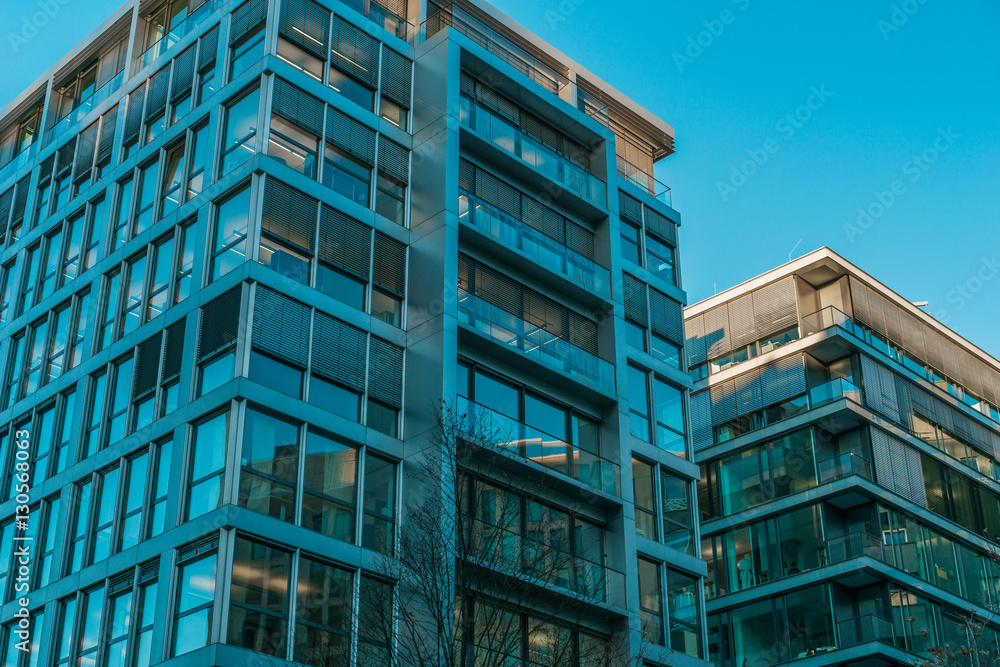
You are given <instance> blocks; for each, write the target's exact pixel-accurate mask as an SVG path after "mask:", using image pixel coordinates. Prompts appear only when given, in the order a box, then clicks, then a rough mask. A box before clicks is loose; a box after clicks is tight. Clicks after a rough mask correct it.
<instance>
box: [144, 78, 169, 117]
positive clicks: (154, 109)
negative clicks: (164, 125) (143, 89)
mask: <svg viewBox="0 0 1000 667" xmlns="http://www.w3.org/2000/svg"><path fill="white" fill-rule="evenodd" d="M169 86H170V65H167V66H166V67H164V68H163V69H161V70H160V71H159V72H157V73H156V74H154V75H153V76H151V77H150V78H149V92H147V93H146V96H147V98H148V99H147V100H146V120H147V121H148V120H149V119H150V118H152V117H153V116H155V115H157V114H158V113H160V112H161V111H163V109H164V108H165V107H166V106H167V91H168V88H169Z"/></svg>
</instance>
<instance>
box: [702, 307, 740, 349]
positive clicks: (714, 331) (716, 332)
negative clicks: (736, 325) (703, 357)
mask: <svg viewBox="0 0 1000 667" xmlns="http://www.w3.org/2000/svg"><path fill="white" fill-rule="evenodd" d="M705 345H706V347H707V350H708V358H709V359H715V358H717V357H721V356H723V355H725V354H729V353H730V352H731V351H732V349H733V347H732V343H731V342H730V340H729V309H728V308H727V307H726V305H725V304H723V305H721V306H718V307H716V308H713V309H712V310H710V311H708V312H707V313H705Z"/></svg>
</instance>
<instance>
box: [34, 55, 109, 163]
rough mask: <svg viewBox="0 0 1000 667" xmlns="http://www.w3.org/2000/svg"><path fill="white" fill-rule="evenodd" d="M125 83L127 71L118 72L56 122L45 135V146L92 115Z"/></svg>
mask: <svg viewBox="0 0 1000 667" xmlns="http://www.w3.org/2000/svg"><path fill="white" fill-rule="evenodd" d="M124 82H125V70H122V71H120V72H118V74H115V75H114V76H113V77H111V80H110V81H108V82H107V83H105V84H104V85H103V86H101V87H100V88H98V89H97V90H95V91H94V92H93V93H92V94H91V95H90V97H88V98H86V99H84V100H81V101H80V103H79V104H77V105H76V106H75V107H73V108H72V109H70V110H69V111H67V112H66V115H64V116H63V117H62V118H60V119H59V120H58V121H56V124H55V125H53V126H52V127H51V128H50V129H49V131H48V132H46V133H45V145H46V146H48V145H49V144H51V143H52V142H53V141H54V140H55V139H56V138H57V137H59V136H60V135H62V134H63V133H64V132H65V131H66V130H68V129H69V128H70V127H72V126H73V125H74V124H76V123H77V122H78V121H79V120H80V119H82V118H83V117H84V116H86V115H87V114H88V113H90V112H91V111H92V110H93V109H94V107H96V106H97V105H98V104H100V103H101V102H103V101H104V100H106V99H108V98H109V97H111V95H113V94H114V93H115V92H117V90H118V89H119V88H121V87H122V84H123V83H124Z"/></svg>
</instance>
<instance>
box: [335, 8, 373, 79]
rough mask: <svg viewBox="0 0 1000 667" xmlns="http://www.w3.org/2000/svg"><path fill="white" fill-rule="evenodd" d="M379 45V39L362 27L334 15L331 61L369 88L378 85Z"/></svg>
mask: <svg viewBox="0 0 1000 667" xmlns="http://www.w3.org/2000/svg"><path fill="white" fill-rule="evenodd" d="M378 45H379V43H378V41H377V40H375V39H374V38H373V37H371V36H370V35H367V34H365V33H364V31H362V30H361V29H359V28H356V27H354V26H353V25H351V24H350V23H348V22H347V21H345V20H344V19H342V18H340V17H339V16H337V17H334V19H333V43H332V44H331V50H330V55H331V62H332V63H333V64H334V65H336V66H337V68H338V69H340V70H341V71H343V72H346V73H347V74H350V75H351V76H353V77H354V78H356V79H358V80H360V81H363V82H364V83H366V84H367V85H368V87H369V88H376V87H377V86H378Z"/></svg>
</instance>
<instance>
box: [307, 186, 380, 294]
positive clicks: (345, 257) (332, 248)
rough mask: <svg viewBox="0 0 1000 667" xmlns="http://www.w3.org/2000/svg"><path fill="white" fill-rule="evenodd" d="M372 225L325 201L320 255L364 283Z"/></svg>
mask: <svg viewBox="0 0 1000 667" xmlns="http://www.w3.org/2000/svg"><path fill="white" fill-rule="evenodd" d="M371 248H372V228H371V227H369V226H368V225H366V224H364V223H361V222H358V221H357V220H355V219H353V218H350V217H348V216H347V215H345V214H343V213H341V212H340V211H338V210H337V209H334V208H330V207H329V206H327V205H326V204H324V205H323V210H322V212H321V213H320V221H319V257H320V259H322V260H324V261H326V262H329V263H331V264H333V265H334V266H337V267H339V268H341V269H344V270H345V271H349V272H351V273H353V274H354V275H356V276H358V277H359V278H361V279H362V280H364V281H365V282H367V281H368V275H369V267H370V266H371V252H372V251H371Z"/></svg>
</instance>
